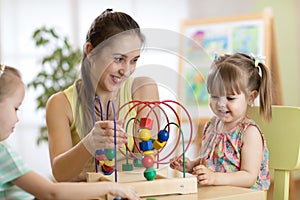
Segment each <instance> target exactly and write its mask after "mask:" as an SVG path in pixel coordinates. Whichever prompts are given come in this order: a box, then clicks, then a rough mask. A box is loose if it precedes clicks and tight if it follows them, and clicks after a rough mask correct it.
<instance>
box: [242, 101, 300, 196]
mask: <svg viewBox="0 0 300 200" xmlns="http://www.w3.org/2000/svg"><path fill="white" fill-rule="evenodd" d="M272 112H273V116H272V121H271V122H269V123H268V122H265V121H264V120H263V118H262V117H261V116H260V114H259V107H253V108H250V109H249V110H248V115H249V116H250V117H251V118H252V119H253V120H255V122H256V123H257V124H258V125H259V126H260V128H261V130H262V132H263V134H264V136H265V138H266V142H267V147H268V149H269V168H270V169H274V193H273V197H274V200H276V199H278V200H279V199H280V200H288V199H289V178H290V171H292V170H296V169H300V107H290V106H272Z"/></svg>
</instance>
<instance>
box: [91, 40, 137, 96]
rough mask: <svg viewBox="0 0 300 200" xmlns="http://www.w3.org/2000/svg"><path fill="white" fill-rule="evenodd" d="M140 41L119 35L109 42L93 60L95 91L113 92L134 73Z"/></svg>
mask: <svg viewBox="0 0 300 200" xmlns="http://www.w3.org/2000/svg"><path fill="white" fill-rule="evenodd" d="M141 45H142V43H141V39H140V38H139V37H138V36H137V35H132V34H131V35H129V34H127V35H121V36H117V37H116V38H113V40H111V41H109V43H108V45H106V46H105V47H104V48H103V49H101V53H100V54H98V55H99V56H96V57H95V58H96V59H93V61H94V66H93V65H92V73H93V67H94V68H95V71H96V74H92V76H93V75H94V76H95V75H97V77H98V86H97V90H101V91H107V92H114V91H117V90H118V89H119V88H120V85H121V84H122V83H123V82H124V81H125V80H126V79H127V78H128V77H129V76H130V75H131V74H132V73H133V72H134V70H135V68H136V64H137V61H138V59H139V57H140V49H141Z"/></svg>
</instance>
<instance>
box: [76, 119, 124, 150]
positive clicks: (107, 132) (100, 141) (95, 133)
mask: <svg viewBox="0 0 300 200" xmlns="http://www.w3.org/2000/svg"><path fill="white" fill-rule="evenodd" d="M122 124H123V121H118V122H117V123H116V145H117V149H119V148H121V147H122V145H123V144H125V143H127V134H126V133H125V131H124V130H123V128H122ZM114 132H115V128H114V121H97V122H96V123H95V125H94V127H93V129H92V130H91V132H90V133H89V134H88V135H87V136H86V137H85V138H84V139H83V140H82V142H83V144H84V146H85V148H86V149H87V150H88V151H89V152H90V153H91V154H92V155H93V154H94V153H95V151H96V150H98V149H113V148H114Z"/></svg>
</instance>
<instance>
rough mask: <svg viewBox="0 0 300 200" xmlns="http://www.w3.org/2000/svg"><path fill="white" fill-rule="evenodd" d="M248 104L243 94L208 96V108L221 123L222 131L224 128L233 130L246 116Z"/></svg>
mask: <svg viewBox="0 0 300 200" xmlns="http://www.w3.org/2000/svg"><path fill="white" fill-rule="evenodd" d="M248 104H249V99H248V98H247V97H246V95H245V94H244V93H243V92H241V94H233V95H227V96H217V95H213V94H211V96H210V107H211V109H212V111H213V112H214V113H215V115H216V116H217V117H219V118H220V119H221V120H222V121H223V123H224V124H223V125H224V126H223V128H224V129H226V127H227V128H229V129H231V128H233V127H234V126H235V125H236V124H237V123H238V122H239V121H240V120H241V119H242V118H244V117H245V116H246V112H247V107H248ZM227 131H228V130H227Z"/></svg>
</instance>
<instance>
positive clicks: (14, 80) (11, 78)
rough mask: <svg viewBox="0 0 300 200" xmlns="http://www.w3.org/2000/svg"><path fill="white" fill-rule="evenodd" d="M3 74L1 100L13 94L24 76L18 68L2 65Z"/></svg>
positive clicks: (0, 77) (0, 83)
mask: <svg viewBox="0 0 300 200" xmlns="http://www.w3.org/2000/svg"><path fill="white" fill-rule="evenodd" d="M0 70H1V72H2V73H1V76H0V102H1V101H2V100H3V99H4V98H7V97H8V96H10V95H12V93H13V92H14V91H15V90H16V87H18V86H19V84H20V83H22V84H23V82H22V77H21V74H20V72H19V70H17V69H16V68H13V67H9V66H4V65H0Z"/></svg>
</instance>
